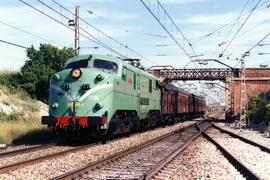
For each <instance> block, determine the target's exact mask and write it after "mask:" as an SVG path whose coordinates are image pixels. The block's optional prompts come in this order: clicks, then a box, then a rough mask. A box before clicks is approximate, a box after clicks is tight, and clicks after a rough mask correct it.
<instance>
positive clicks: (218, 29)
mask: <svg viewBox="0 0 270 180" xmlns="http://www.w3.org/2000/svg"><path fill="white" fill-rule="evenodd" d="M269 2H270V0H267V1H265V2H263V3H261V4H260V5H259V6H258V7H257V9H258V8H260V7H262V6H264V5H266V4H267V3H269ZM267 8H269V5H267ZM251 11H252V10H251ZM251 11H248V12H246V13H244V14H242V16H241V17H240V19H241V18H243V17H245V16H246V15H248V13H250V12H251ZM236 21H237V19H233V20H231V21H229V22H228V23H226V24H224V25H221V26H220V27H219V28H217V29H215V30H214V31H212V32H210V33H207V34H206V35H203V36H199V37H195V38H193V39H197V40H196V41H194V42H193V44H194V43H198V42H199V41H201V40H203V39H205V38H207V37H210V36H212V35H214V34H216V33H217V32H220V31H221V30H223V29H224V28H226V27H227V26H229V25H230V24H232V23H235V22H236Z"/></svg>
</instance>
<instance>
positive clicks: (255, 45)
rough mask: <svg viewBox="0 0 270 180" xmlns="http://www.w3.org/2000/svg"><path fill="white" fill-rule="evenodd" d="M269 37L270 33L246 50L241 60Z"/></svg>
mask: <svg viewBox="0 0 270 180" xmlns="http://www.w3.org/2000/svg"><path fill="white" fill-rule="evenodd" d="M269 35H270V33H268V34H266V35H265V36H264V37H263V38H262V39H261V40H259V41H258V42H257V43H256V44H254V45H253V46H252V47H251V48H250V49H248V50H247V51H246V52H245V53H244V54H243V56H242V58H245V57H246V56H248V54H250V52H251V51H252V50H253V49H254V48H255V47H257V46H258V45H259V44H260V43H261V42H263V41H264V40H265V39H266V38H267V37H268V36H269Z"/></svg>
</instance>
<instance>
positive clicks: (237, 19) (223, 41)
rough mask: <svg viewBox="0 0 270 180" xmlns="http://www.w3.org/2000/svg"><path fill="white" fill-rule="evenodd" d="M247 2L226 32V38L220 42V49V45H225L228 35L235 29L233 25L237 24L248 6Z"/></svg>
mask: <svg viewBox="0 0 270 180" xmlns="http://www.w3.org/2000/svg"><path fill="white" fill-rule="evenodd" d="M249 1H250V0H247V1H246V3H245V5H244V7H243V8H242V10H241V12H240V14H239V15H238V17H237V18H236V20H235V22H234V23H233V25H232V26H231V28H230V30H229V31H228V33H227V34H226V36H225V37H224V38H223V40H222V41H221V42H220V45H219V47H221V46H222V44H224V43H226V42H225V41H226V39H227V38H228V37H229V35H230V34H231V32H232V30H233V28H234V27H235V25H236V24H237V22H238V21H239V19H240V17H241V16H242V14H243V12H244V10H245V9H246V7H247V5H248V3H249ZM219 47H218V48H219Z"/></svg>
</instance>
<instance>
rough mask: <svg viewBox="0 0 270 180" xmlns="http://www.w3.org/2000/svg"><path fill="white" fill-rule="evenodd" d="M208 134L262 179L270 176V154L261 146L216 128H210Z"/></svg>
mask: <svg viewBox="0 0 270 180" xmlns="http://www.w3.org/2000/svg"><path fill="white" fill-rule="evenodd" d="M207 132H208V134H209V135H210V136H211V137H212V138H214V139H215V140H216V141H217V142H218V143H220V144H221V145H222V146H223V147H224V148H225V149H227V150H228V151H229V152H230V153H231V154H232V155H233V156H235V157H236V158H237V159H238V160H240V162H242V163H243V164H244V165H245V166H246V167H248V168H249V169H250V170H251V171H253V172H254V173H255V174H257V175H258V176H259V177H260V178H261V179H269V177H270V166H269V162H270V154H268V153H266V152H264V151H261V150H260V149H259V148H257V147H254V146H252V145H249V144H247V143H245V142H243V141H241V140H239V139H236V138H232V137H231V136H229V135H227V134H224V133H220V131H218V130H216V129H209V130H208V131H207Z"/></svg>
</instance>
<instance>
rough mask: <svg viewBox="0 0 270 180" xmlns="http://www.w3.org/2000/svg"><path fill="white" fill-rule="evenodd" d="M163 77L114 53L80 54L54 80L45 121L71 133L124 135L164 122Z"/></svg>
mask: <svg viewBox="0 0 270 180" xmlns="http://www.w3.org/2000/svg"><path fill="white" fill-rule="evenodd" d="M160 97H161V95H160V89H159V87H158V79H157V78H156V77H154V76H153V75H151V74H149V73H147V72H146V71H144V70H142V69H140V68H138V67H136V66H134V64H133V65H131V63H129V62H128V61H123V60H122V59H119V58H117V57H114V56H111V55H100V54H91V55H80V56H76V57H74V58H71V59H69V60H68V61H67V62H66V64H65V68H64V69H63V70H62V71H60V72H57V73H56V74H54V75H53V76H52V77H51V80H50V97H49V116H43V117H42V124H46V125H48V127H49V128H50V129H53V130H54V131H56V132H58V133H61V134H65V135H67V136H76V135H82V134H85V135H89V134H108V133H113V134H120V133H125V132H130V131H133V130H137V129H139V128H141V127H151V126H156V125H158V124H161V123H162V117H161V112H160V109H161V107H160Z"/></svg>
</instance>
